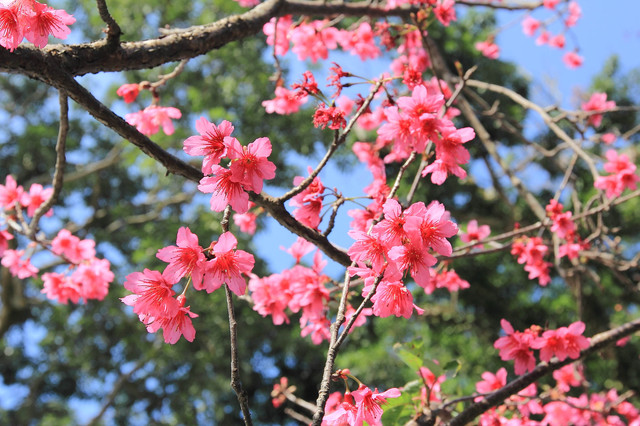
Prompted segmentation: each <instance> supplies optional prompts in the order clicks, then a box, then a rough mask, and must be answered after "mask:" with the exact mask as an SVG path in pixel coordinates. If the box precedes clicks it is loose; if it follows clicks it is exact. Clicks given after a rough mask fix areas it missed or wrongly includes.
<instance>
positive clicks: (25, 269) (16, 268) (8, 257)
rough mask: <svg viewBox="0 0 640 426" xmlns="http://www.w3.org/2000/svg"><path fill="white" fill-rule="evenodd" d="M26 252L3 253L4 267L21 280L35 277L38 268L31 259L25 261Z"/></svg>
mask: <svg viewBox="0 0 640 426" xmlns="http://www.w3.org/2000/svg"><path fill="white" fill-rule="evenodd" d="M23 256H24V250H4V253H2V261H1V262H0V263H2V266H4V267H5V268H8V269H9V273H10V274H11V275H13V276H14V277H18V278H20V279H24V278H29V277H35V276H37V274H38V268H36V267H35V266H33V265H32V264H31V259H30V258H28V257H27V258H26V259H23V258H22V257H23Z"/></svg>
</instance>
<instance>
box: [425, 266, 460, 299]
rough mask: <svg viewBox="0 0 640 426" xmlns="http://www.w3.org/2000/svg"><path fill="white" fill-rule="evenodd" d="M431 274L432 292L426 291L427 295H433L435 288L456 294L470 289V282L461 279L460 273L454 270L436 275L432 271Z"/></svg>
mask: <svg viewBox="0 0 640 426" xmlns="http://www.w3.org/2000/svg"><path fill="white" fill-rule="evenodd" d="M431 272H432V274H431V280H432V283H431V286H430V287H431V289H430V290H431V291H429V290H428V289H425V291H426V292H427V294H430V293H432V292H433V289H434V288H446V289H447V290H449V292H454V291H459V290H464V289H465V288H469V287H470V285H469V282H468V281H467V280H463V279H462V278H460V276H459V275H458V273H457V272H456V271H454V270H453V269H449V270H444V271H442V272H440V273H435V271H434V270H433V269H432V270H431Z"/></svg>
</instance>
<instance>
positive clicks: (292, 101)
mask: <svg viewBox="0 0 640 426" xmlns="http://www.w3.org/2000/svg"><path fill="white" fill-rule="evenodd" d="M307 98H308V96H307V95H302V96H299V95H298V93H297V91H293V90H288V89H285V88H284V87H282V86H278V87H276V97H275V98H274V99H270V100H267V101H262V106H263V107H264V109H265V111H267V113H268V114H273V113H276V114H282V115H288V114H294V113H296V112H298V111H299V110H300V107H301V106H302V105H303V104H304V103H305V102H307Z"/></svg>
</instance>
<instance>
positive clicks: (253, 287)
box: [249, 272, 291, 325]
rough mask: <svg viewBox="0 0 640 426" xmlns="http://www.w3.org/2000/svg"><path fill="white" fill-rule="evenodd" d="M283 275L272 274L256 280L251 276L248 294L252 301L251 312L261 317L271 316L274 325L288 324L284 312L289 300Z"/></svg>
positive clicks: (286, 281) (286, 283) (289, 295)
mask: <svg viewBox="0 0 640 426" xmlns="http://www.w3.org/2000/svg"><path fill="white" fill-rule="evenodd" d="M284 275H285V273H284V272H283V274H282V275H281V274H272V275H270V276H268V277H264V278H258V277H257V276H255V275H253V274H251V278H250V279H249V292H250V293H251V299H252V300H253V310H254V311H256V312H258V313H259V314H260V315H262V316H263V317H266V316H267V315H271V320H272V321H273V324H274V325H280V324H282V323H285V322H286V323H287V324H289V317H288V316H287V314H286V313H285V312H284V311H285V309H286V308H287V305H288V304H289V300H290V299H291V292H290V291H289V280H287V279H286V278H285V277H284Z"/></svg>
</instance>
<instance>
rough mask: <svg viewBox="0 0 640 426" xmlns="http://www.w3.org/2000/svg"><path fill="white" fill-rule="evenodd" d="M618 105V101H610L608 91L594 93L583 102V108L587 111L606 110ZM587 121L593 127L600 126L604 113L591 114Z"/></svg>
mask: <svg viewBox="0 0 640 426" xmlns="http://www.w3.org/2000/svg"><path fill="white" fill-rule="evenodd" d="M615 107H616V101H608V100H607V94H606V93H594V94H593V95H591V97H590V98H589V100H588V101H587V102H584V103H583V104H582V110H583V111H584V112H587V113H593V112H596V111H606V110H610V109H613V108H615ZM587 123H589V124H590V125H592V126H593V127H600V124H601V123H602V114H590V115H589V118H588V119H587Z"/></svg>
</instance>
